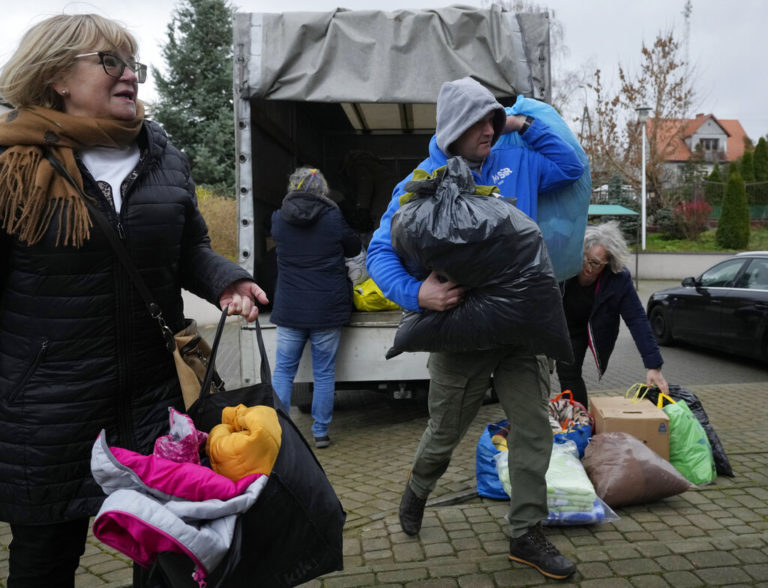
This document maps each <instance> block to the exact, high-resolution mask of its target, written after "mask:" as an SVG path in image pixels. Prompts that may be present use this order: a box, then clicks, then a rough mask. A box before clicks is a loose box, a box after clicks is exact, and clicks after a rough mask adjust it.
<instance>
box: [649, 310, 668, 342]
mask: <svg viewBox="0 0 768 588" xmlns="http://www.w3.org/2000/svg"><path fill="white" fill-rule="evenodd" d="M651 329H652V330H653V336H654V337H656V341H658V343H659V345H672V343H673V342H674V340H673V339H672V331H671V329H670V327H669V319H668V318H667V313H666V311H665V310H664V309H663V308H662V307H660V306H656V307H654V308H653V310H651Z"/></svg>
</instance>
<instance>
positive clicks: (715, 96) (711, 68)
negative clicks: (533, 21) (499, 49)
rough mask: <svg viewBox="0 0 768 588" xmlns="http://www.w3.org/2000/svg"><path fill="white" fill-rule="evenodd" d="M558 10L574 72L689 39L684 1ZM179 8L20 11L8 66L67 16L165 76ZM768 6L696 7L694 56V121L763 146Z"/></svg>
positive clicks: (368, 0) (278, 3)
mask: <svg viewBox="0 0 768 588" xmlns="http://www.w3.org/2000/svg"><path fill="white" fill-rule="evenodd" d="M537 3H538V4H540V5H542V6H548V7H550V8H553V9H554V10H555V13H556V17H557V19H558V20H559V21H560V22H561V23H562V25H563V27H564V30H565V39H564V40H565V45H566V46H567V47H568V48H569V56H568V58H567V62H566V63H565V66H566V67H567V68H568V69H581V68H582V66H583V65H588V66H589V67H590V70H593V69H595V68H600V69H601V70H602V71H603V72H604V75H608V76H609V77H610V76H611V75H612V74H613V73H614V72H615V71H616V67H617V64H618V63H619V62H621V63H622V64H623V65H624V66H626V67H627V68H628V69H630V70H631V71H635V70H636V69H637V67H638V64H639V62H640V50H641V46H642V43H643V42H645V43H646V44H649V45H650V44H652V43H653V41H654V39H655V37H656V34H657V33H658V32H659V31H666V30H668V29H669V28H671V27H674V28H675V30H676V31H677V32H678V33H679V35H678V36H679V37H680V38H682V37H683V32H684V20H683V17H682V9H683V5H684V0H642V1H638V0H540V1H538V2H537ZM451 4H463V5H477V6H482V5H483V4H482V2H480V1H479V0H478V1H473V2H451V1H450V0H443V1H439V0H346V1H342V0H339V1H334V0H235V1H234V2H233V5H234V6H235V7H236V8H237V9H238V10H239V11H242V12H256V11H260V12H280V11H287V10H290V11H294V10H315V11H316V10H332V9H334V8H336V7H337V6H341V7H344V8H349V9H353V10H354V9H382V10H397V9H401V8H411V9H413V8H438V7H442V6H448V5H451ZM176 5H177V3H176V2H175V1H173V0H129V1H126V0H99V1H98V3H95V2H93V3H92V2H66V1H55V0H32V1H31V2H29V4H27V3H26V2H15V3H14V4H13V7H12V8H5V9H4V10H3V12H4V14H3V15H2V18H0V63H4V62H5V60H6V59H7V58H8V57H9V56H10V54H11V53H12V52H13V50H14V49H15V47H16V44H17V43H18V40H19V38H20V36H21V34H22V33H23V31H25V30H26V29H27V28H28V27H29V26H31V25H32V24H34V23H36V22H38V21H40V20H41V19H43V18H45V17H46V16H50V15H53V14H59V13H61V12H67V13H73V12H96V13H99V14H102V15H104V16H108V17H110V18H114V19H116V20H119V21H121V22H122V23H123V24H125V25H126V26H127V27H128V28H129V29H130V31H131V32H132V33H133V34H134V35H135V36H136V37H137V39H138V41H139V44H140V57H141V60H142V61H144V62H146V63H149V64H151V65H154V66H156V67H159V68H160V69H162V68H163V67H164V63H163V61H162V58H161V56H160V46H161V45H162V44H163V43H165V41H166V39H167V37H166V25H167V24H168V22H169V20H170V15H171V13H172V12H173V10H174V8H175V6H176ZM766 22H768V1H765V0H741V1H740V2H738V4H737V5H735V6H734V7H730V8H729V7H728V4H727V3H724V2H723V1H722V0H693V14H692V17H691V20H690V36H689V45H688V54H689V57H690V61H691V63H692V64H693V65H694V67H695V70H696V72H697V77H696V80H695V88H696V90H697V92H698V96H697V101H696V104H695V107H694V111H693V112H692V114H695V113H696V112H705V113H712V114H714V115H715V116H717V117H719V118H724V119H738V120H739V121H741V124H742V126H743V127H744V129H745V130H746V132H747V134H748V135H749V136H750V137H751V138H752V139H753V140H755V141H756V140H757V139H758V138H759V137H760V136H763V135H766V134H768V114H766V106H765V102H766V97H768V76H766V71H765V67H764V63H765V58H764V54H765V49H764V47H763V46H762V45H763V40H764V38H765V23H766ZM142 95H143V97H144V98H146V99H150V100H151V99H152V98H154V97H155V90H154V87H153V85H152V80H151V76H150V79H148V81H147V84H145V86H144V87H143V88H141V90H140V96H142Z"/></svg>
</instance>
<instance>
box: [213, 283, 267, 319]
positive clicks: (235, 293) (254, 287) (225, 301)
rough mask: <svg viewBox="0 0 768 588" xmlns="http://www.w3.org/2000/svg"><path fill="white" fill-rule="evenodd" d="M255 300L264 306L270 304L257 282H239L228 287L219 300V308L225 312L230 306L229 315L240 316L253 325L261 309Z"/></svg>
mask: <svg viewBox="0 0 768 588" xmlns="http://www.w3.org/2000/svg"><path fill="white" fill-rule="evenodd" d="M254 300H258V301H259V302H261V303H262V304H269V299H268V298H267V295H266V294H265V293H264V290H262V289H261V288H259V286H258V284H256V282H252V281H251V280H238V281H237V282H233V283H231V284H230V285H229V286H227V287H226V289H225V290H224V293H223V294H222V295H221V298H219V307H220V308H221V309H222V310H223V309H224V307H225V306H229V310H228V311H227V314H228V315H230V316H231V315H233V314H239V315H241V316H242V317H243V318H244V319H245V320H246V321H248V322H249V323H252V322H253V321H255V320H256V318H257V317H258V316H259V308H258V307H257V306H256V304H255V303H254Z"/></svg>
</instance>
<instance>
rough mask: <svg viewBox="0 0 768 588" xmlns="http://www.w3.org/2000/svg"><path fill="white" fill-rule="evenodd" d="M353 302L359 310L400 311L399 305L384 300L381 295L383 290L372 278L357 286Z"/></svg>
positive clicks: (386, 299)
mask: <svg viewBox="0 0 768 588" xmlns="http://www.w3.org/2000/svg"><path fill="white" fill-rule="evenodd" d="M352 300H353V302H354V304H355V308H356V309H357V310H365V311H376V310H399V309H400V307H399V306H398V305H397V304H395V303H394V302H392V301H391V300H389V299H388V298H384V294H382V293H381V289H380V288H379V287H378V286H377V285H376V282H374V281H373V279H371V278H368V279H367V280H365V281H364V282H362V283H360V284H358V285H357V286H355V288H354V290H353V294H352Z"/></svg>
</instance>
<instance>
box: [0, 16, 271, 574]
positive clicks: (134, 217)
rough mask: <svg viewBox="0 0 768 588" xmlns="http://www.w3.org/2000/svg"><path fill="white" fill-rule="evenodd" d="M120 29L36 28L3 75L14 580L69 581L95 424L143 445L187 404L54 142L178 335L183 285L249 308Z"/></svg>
mask: <svg viewBox="0 0 768 588" xmlns="http://www.w3.org/2000/svg"><path fill="white" fill-rule="evenodd" d="M136 51H137V47H136V41H135V39H134V37H133V36H132V35H131V34H130V33H129V32H128V31H127V30H126V29H125V28H123V27H122V26H121V25H119V24H117V23H115V22H113V21H110V20H108V19H105V18H103V17H100V16H96V15H88V14H80V15H60V16H55V17H52V18H49V19H47V20H44V21H42V22H40V23H39V24H37V25H35V26H33V27H32V28H31V29H30V30H29V31H28V32H27V33H26V34H25V35H24V37H23V38H22V39H21V42H20V44H19V46H18V48H17V50H16V52H15V53H14V54H13V55H12V56H11V58H10V60H9V61H8V62H7V63H6V64H5V66H4V67H3V69H2V72H0V94H2V96H3V98H4V99H5V100H6V101H7V102H9V103H10V104H11V105H12V106H13V107H14V110H12V111H10V112H8V113H6V114H5V115H4V116H3V117H2V118H0V520H3V521H7V522H9V523H10V525H11V533H12V541H11V544H10V555H9V562H8V567H9V578H8V584H7V586H8V587H9V588H18V587H27V586H35V587H41V586H46V587H54V586H55V587H59V586H62V587H64V586H66V587H71V586H73V585H74V575H75V570H76V569H77V567H78V562H79V558H80V556H81V555H82V554H83V552H84V548H85V541H86V535H87V532H88V522H89V517H91V516H93V515H95V514H96V513H97V511H98V509H99V506H100V504H101V502H102V500H103V498H104V496H103V494H102V492H101V489H100V488H99V486H98V485H97V484H96V483H95V482H94V480H93V478H92V477H91V473H90V454H91V448H92V446H93V444H94V441H95V440H96V438H97V436H98V435H99V432H100V431H101V430H104V431H106V435H107V441H108V443H109V444H110V445H116V446H120V447H125V448H128V449H131V450H134V451H137V452H139V453H143V454H149V453H151V452H152V450H153V445H154V442H155V439H156V438H157V437H158V436H160V435H162V434H166V433H167V430H168V419H169V413H168V410H169V407H175V408H177V409H179V410H182V411H183V410H184V404H183V401H182V396H181V391H180V388H179V384H178V379H177V376H176V372H175V369H174V362H173V358H172V356H171V354H170V353H169V352H168V350H167V349H166V347H165V346H164V340H163V337H162V334H161V331H160V327H159V325H158V322H157V321H156V320H155V319H153V318H152V317H151V316H150V314H149V312H148V310H147V308H146V306H145V304H144V301H143V299H142V297H141V295H140V294H139V292H138V291H137V289H136V287H135V286H134V284H132V283H131V281H130V279H129V276H128V274H127V272H126V270H125V268H124V267H123V266H122V265H121V263H120V262H119V261H118V259H117V257H116V256H115V253H114V250H113V249H112V247H111V246H110V242H109V241H108V240H107V237H106V233H105V232H104V229H102V228H101V227H100V226H99V225H97V224H95V223H94V221H93V219H92V218H91V217H90V216H89V211H88V209H87V208H86V205H85V202H84V200H83V197H82V196H81V195H80V190H77V189H75V188H74V187H72V186H71V185H70V184H69V183H68V182H67V181H66V180H65V179H64V178H63V177H62V176H61V175H60V174H59V173H57V172H56V171H55V170H54V169H53V167H52V165H51V163H50V161H49V160H48V159H46V158H45V157H44V152H48V153H51V154H53V156H54V157H56V158H57V159H58V160H59V161H60V162H61V163H62V165H63V167H64V168H66V170H67V171H68V172H69V175H70V176H71V177H72V178H74V181H75V183H76V184H77V186H78V188H81V189H82V190H83V191H84V194H85V195H86V196H87V197H88V198H90V199H91V200H92V202H93V203H95V205H96V207H97V208H98V209H99V210H100V212H101V213H102V214H103V215H104V216H105V217H106V219H107V221H108V223H109V224H110V225H111V226H112V228H113V230H114V231H115V234H116V235H118V236H119V238H120V239H121V240H122V243H123V244H124V245H125V248H126V249H127V250H128V252H129V255H130V257H131V259H132V261H133V263H134V264H135V265H136V266H137V268H138V270H139V272H140V274H141V276H142V278H143V279H144V282H145V283H146V284H147V286H148V287H149V289H150V291H151V294H152V297H153V298H154V300H155V302H157V303H158V305H159V306H160V308H161V309H162V312H163V315H164V317H165V321H166V323H167V324H168V326H169V327H170V328H171V330H172V331H174V332H176V331H178V330H180V329H181V328H183V320H184V317H183V304H182V297H181V288H186V289H187V290H190V291H191V292H194V293H195V294H197V295H198V296H200V297H202V298H205V299H207V300H208V301H209V302H211V303H212V304H215V305H218V306H221V307H223V306H224V305H229V307H230V312H231V313H234V314H240V315H242V316H243V317H244V318H245V319H246V320H248V321H253V320H255V319H256V315H257V314H258V310H257V307H256V304H255V300H258V301H259V302H261V303H262V304H266V303H267V299H266V296H265V295H264V293H263V291H262V290H261V289H260V288H259V287H258V286H257V285H256V284H255V283H254V282H253V279H252V277H251V276H250V275H249V274H248V273H247V272H245V271H244V270H242V269H241V268H240V267H239V266H238V265H236V264H235V263H233V262H231V261H229V260H227V259H225V258H223V257H221V256H220V255H218V254H216V253H214V252H213V251H212V250H211V247H210V240H209V238H208V234H207V228H206V225H205V221H204V220H203V217H202V216H201V215H200V211H199V210H198V208H197V203H196V198H195V187H194V183H193V181H192V178H191V177H190V172H189V166H188V165H187V161H186V159H185V157H184V156H183V155H182V154H181V153H180V152H179V151H178V150H177V149H176V148H175V147H174V146H173V145H171V144H170V143H169V142H168V137H167V136H166V134H165V132H164V131H163V130H162V129H161V127H160V126H159V125H158V124H156V123H154V122H151V121H148V120H146V119H145V118H144V107H143V106H142V103H141V102H140V101H139V100H138V96H137V93H138V87H139V86H138V85H139V84H140V83H141V82H143V81H144V79H145V77H146V72H147V69H146V66H144V65H142V64H140V63H138V62H137V61H136Z"/></svg>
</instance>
